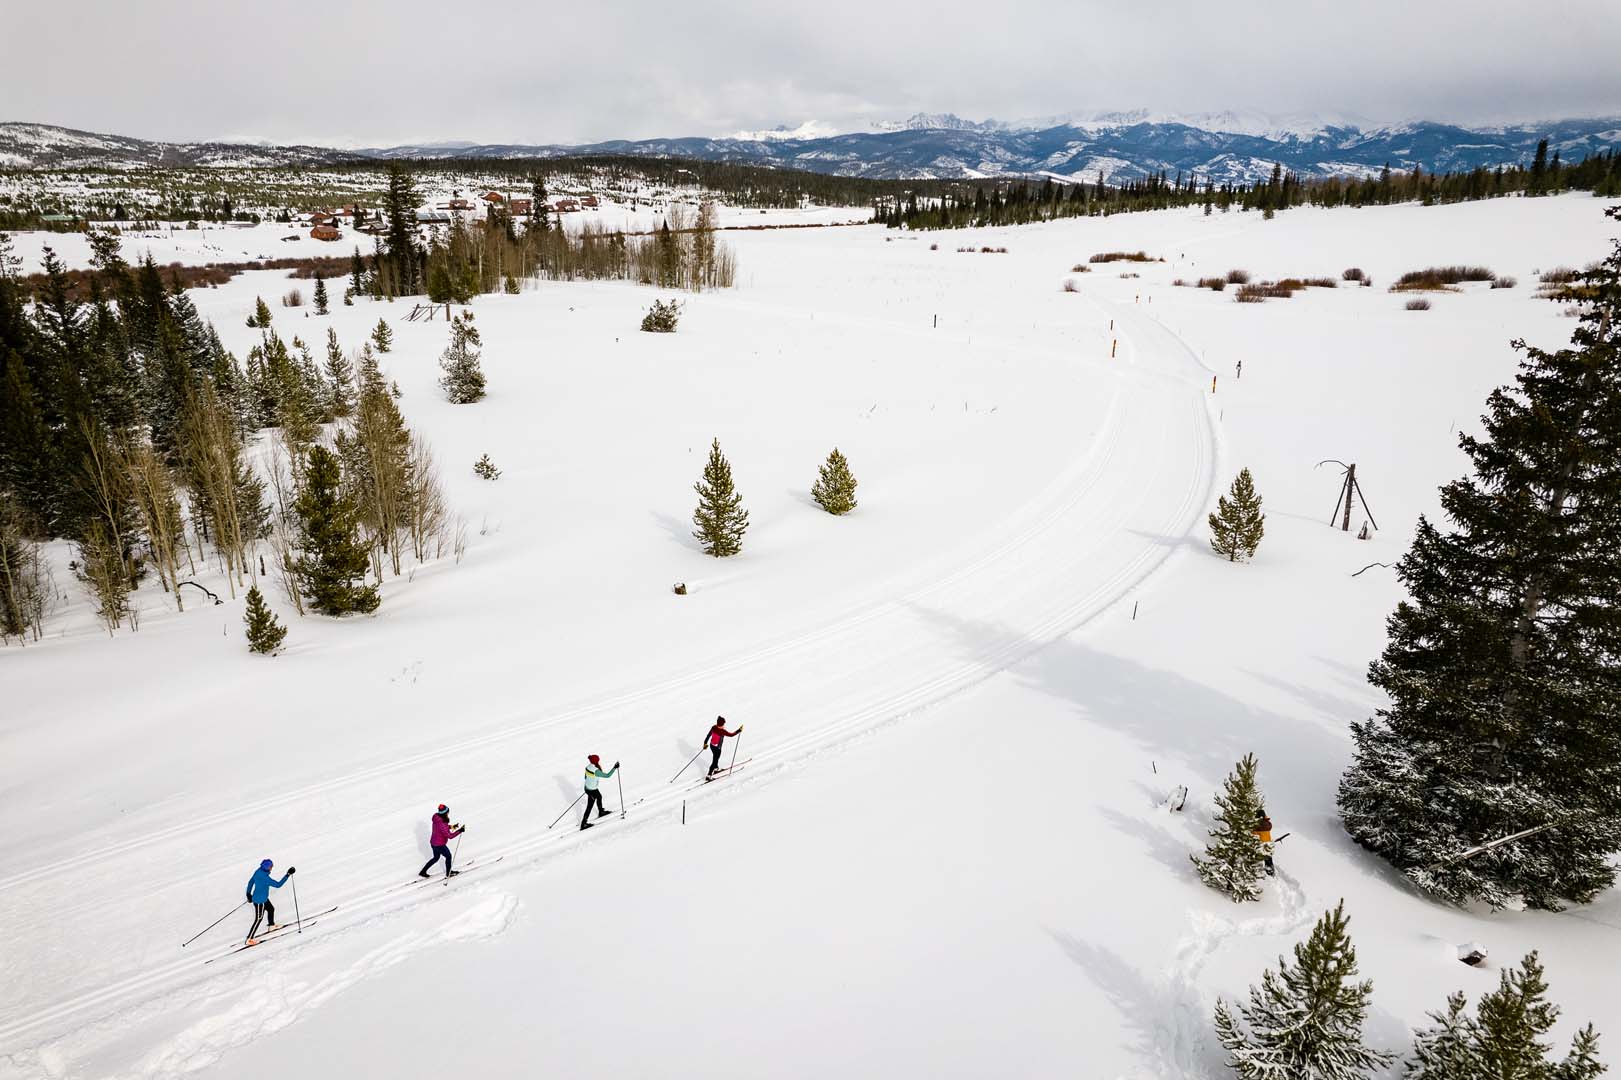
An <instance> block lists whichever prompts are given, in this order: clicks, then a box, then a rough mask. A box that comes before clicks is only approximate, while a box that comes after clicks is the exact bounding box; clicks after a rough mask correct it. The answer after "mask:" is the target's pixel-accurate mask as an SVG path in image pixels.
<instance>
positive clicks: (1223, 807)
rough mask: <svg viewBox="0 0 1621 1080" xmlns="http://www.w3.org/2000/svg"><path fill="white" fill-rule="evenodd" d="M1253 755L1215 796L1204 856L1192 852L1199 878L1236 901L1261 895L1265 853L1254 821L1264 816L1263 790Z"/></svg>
mask: <svg viewBox="0 0 1621 1080" xmlns="http://www.w3.org/2000/svg"><path fill="white" fill-rule="evenodd" d="M1255 769H1256V761H1255V755H1254V754H1245V755H1244V757H1243V758H1242V759H1241V760H1240V761H1239V762H1238V763H1237V764H1236V765H1234V766H1233V771H1232V772H1230V773H1228V774H1227V779H1226V780H1225V781H1224V782H1223V783H1222V791H1221V794H1220V795H1217V796H1216V811H1217V812H1216V826H1215V827H1214V828H1213V829H1211V830H1210V842H1209V843H1208V844H1206V845H1205V850H1204V854H1203V855H1191V856H1189V858H1191V859H1192V860H1193V865H1194V867H1195V868H1196V869H1197V870H1198V872H1199V880H1201V881H1203V882H1204V883H1205V884H1206V885H1209V886H1210V887H1211V888H1212V889H1215V890H1217V891H1219V892H1222V893H1225V894H1226V895H1227V897H1228V898H1229V899H1231V900H1232V901H1233V902H1234V903H1235V904H1238V903H1243V902H1244V901H1246V900H1259V899H1260V898H1261V886H1260V880H1261V874H1262V873H1263V868H1264V866H1265V859H1266V854H1265V852H1264V850H1263V849H1262V847H1261V840H1260V837H1258V836H1256V835H1255V822H1256V820H1257V819H1258V818H1259V817H1260V816H1261V807H1262V801H1261V792H1260V788H1259V787H1257V785H1256V783H1255Z"/></svg>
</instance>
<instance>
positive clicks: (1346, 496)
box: [1316, 458, 1379, 532]
mask: <svg viewBox="0 0 1621 1080" xmlns="http://www.w3.org/2000/svg"><path fill="white" fill-rule="evenodd" d="M1331 464H1332V465H1338V466H1339V467H1340V468H1342V469H1344V470H1345V479H1344V480H1342V481H1341V482H1340V493H1339V497H1338V498H1336V499H1335V500H1334V512H1333V513H1332V514H1330V515H1329V518H1328V523H1329V524H1330V525H1333V524H1334V519H1335V518H1337V517H1338V518H1340V529H1341V531H1343V532H1350V531H1351V499H1352V497H1353V496H1354V497H1355V498H1356V500H1357V501H1358V502H1360V503H1361V504H1362V509H1363V510H1365V511H1367V514H1368V521H1369V522H1370V523H1371V524H1372V525H1373V527H1374V528H1375V529H1377V528H1378V527H1379V523H1378V522H1377V521H1374V520H1373V511H1372V510H1368V500H1367V498H1366V497H1364V496H1363V494H1362V484H1361V483H1360V482H1359V481H1358V480H1357V478H1356V465H1355V464H1351V465H1347V464H1346V463H1345V462H1343V461H1337V460H1335V459H1334V458H1325V459H1323V460H1322V461H1319V462H1318V463H1317V465H1316V467H1317V468H1322V467H1323V466H1324V465H1331ZM1342 505H1343V506H1344V508H1345V510H1344V516H1343V517H1341V511H1340V507H1341V506H1342Z"/></svg>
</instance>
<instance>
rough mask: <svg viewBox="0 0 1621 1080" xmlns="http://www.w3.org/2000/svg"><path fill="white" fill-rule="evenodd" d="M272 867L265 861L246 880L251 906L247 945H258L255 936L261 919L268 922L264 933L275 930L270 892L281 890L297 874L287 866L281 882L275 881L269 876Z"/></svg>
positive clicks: (273, 906)
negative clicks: (251, 915) (251, 912)
mask: <svg viewBox="0 0 1621 1080" xmlns="http://www.w3.org/2000/svg"><path fill="white" fill-rule="evenodd" d="M274 865H275V863H273V862H271V861H270V860H269V859H266V860H265V861H264V862H262V863H260V864H259V869H257V870H255V871H254V872H253V876H252V877H250V878H249V879H248V889H247V894H248V902H249V903H251V904H252V905H253V929H251V930H249V931H248V944H249V945H256V944H258V942H257V941H256V940H255V935H257V934H258V933H259V921H260V920H261V919H268V920H269V923H268V925H267V926H266V927H265V932H266V933H268V932H270V931H271V930H274V929H276V905H275V904H272V903H271V902H270V890H271V889H279V888H281V887H282V886H283V885H285V884H287V879H288V878H290V877H292V876H293V875H294V874H295V873H297V872H298V868H297V867H296V866H289V867H288V868H287V872H286V873H285V874H283V875H282V876H281V880H280V881H277V880H276V879H275V878H273V877H271V876H270V868H271V867H272V866H274Z"/></svg>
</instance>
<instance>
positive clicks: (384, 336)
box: [371, 319, 394, 353]
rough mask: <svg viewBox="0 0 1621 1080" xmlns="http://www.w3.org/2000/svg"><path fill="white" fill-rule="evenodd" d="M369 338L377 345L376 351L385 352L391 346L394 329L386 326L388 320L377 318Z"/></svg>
mask: <svg viewBox="0 0 1621 1080" xmlns="http://www.w3.org/2000/svg"><path fill="white" fill-rule="evenodd" d="M371 340H372V344H373V345H375V346H377V351H378V352H380V353H386V352H388V350H389V349H390V348H392V347H393V345H394V331H392V330H390V329H389V328H388V320H386V319H378V320H377V325H376V326H374V327H372V331H371Z"/></svg>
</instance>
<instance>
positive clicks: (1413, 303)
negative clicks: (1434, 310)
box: [1407, 297, 1430, 311]
mask: <svg viewBox="0 0 1621 1080" xmlns="http://www.w3.org/2000/svg"><path fill="white" fill-rule="evenodd" d="M1407 310H1408V311H1428V310H1430V302H1429V301H1428V300H1425V299H1423V298H1422V297H1420V298H1419V299H1417V300H1409V301H1407Z"/></svg>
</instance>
